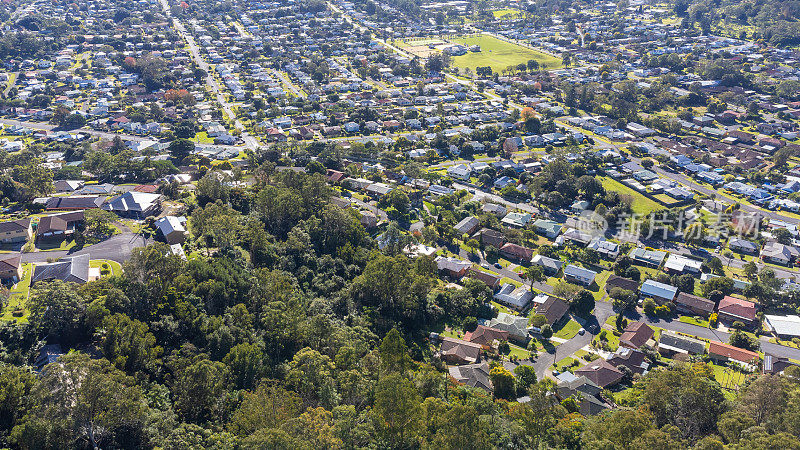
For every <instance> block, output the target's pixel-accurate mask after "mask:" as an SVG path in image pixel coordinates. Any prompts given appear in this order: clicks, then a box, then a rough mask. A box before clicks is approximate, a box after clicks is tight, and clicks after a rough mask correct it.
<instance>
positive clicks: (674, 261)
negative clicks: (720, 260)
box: [664, 253, 703, 275]
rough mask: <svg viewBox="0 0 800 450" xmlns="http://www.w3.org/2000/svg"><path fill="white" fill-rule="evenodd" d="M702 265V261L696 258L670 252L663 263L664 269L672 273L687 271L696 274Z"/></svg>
mask: <svg viewBox="0 0 800 450" xmlns="http://www.w3.org/2000/svg"><path fill="white" fill-rule="evenodd" d="M702 265H703V262H702V261H698V260H696V259H692V258H687V257H685V256H683V255H678V254H676V253H672V254H670V255H669V257H668V258H667V262H666V263H664V271H665V272H667V273H673V274H685V273H688V274H693V275H696V274H699V273H700V272H701V269H700V267H701V266H702Z"/></svg>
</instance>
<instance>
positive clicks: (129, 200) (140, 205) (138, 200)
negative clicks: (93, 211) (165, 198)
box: [104, 191, 161, 212]
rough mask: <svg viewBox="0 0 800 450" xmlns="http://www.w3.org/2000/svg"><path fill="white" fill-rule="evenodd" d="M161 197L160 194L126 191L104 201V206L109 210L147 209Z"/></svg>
mask: <svg viewBox="0 0 800 450" xmlns="http://www.w3.org/2000/svg"><path fill="white" fill-rule="evenodd" d="M159 198H161V195H160V194H150V193H147V192H136V191H128V192H126V193H124V194H122V195H120V196H118V197H115V198H113V199H111V200H110V201H109V202H108V203H106V205H105V208H104V209H107V210H110V211H140V212H141V211H147V210H148V209H150V208H151V207H152V206H153V204H154V203H156V202H157V201H158V199H159Z"/></svg>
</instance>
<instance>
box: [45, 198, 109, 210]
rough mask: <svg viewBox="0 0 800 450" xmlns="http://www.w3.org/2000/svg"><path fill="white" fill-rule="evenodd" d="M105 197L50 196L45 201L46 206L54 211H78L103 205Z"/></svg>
mask: <svg viewBox="0 0 800 450" xmlns="http://www.w3.org/2000/svg"><path fill="white" fill-rule="evenodd" d="M105 201H106V198H105V197H100V196H96V197H92V196H87V197H50V198H49V199H47V202H46V203H45V208H46V209H48V210H50V211H54V210H59V211H77V210H82V209H95V208H100V207H102V206H103V203H104V202H105Z"/></svg>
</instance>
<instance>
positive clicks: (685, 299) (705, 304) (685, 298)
mask: <svg viewBox="0 0 800 450" xmlns="http://www.w3.org/2000/svg"><path fill="white" fill-rule="evenodd" d="M675 304H676V305H684V306H687V307H689V308H692V309H696V310H700V311H705V312H708V313H712V312H714V302H712V301H711V300H708V299H705V298H703V297H698V296H696V295H692V294H687V293H686V292H679V293H678V297H677V298H676V299H675Z"/></svg>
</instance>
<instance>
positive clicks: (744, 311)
mask: <svg viewBox="0 0 800 450" xmlns="http://www.w3.org/2000/svg"><path fill="white" fill-rule="evenodd" d="M718 309H719V312H720V313H725V314H727V315H729V316H733V317H735V318H741V319H743V320H746V321H753V320H755V318H756V304H755V303H753V302H748V301H747V300H742V299H739V298H736V297H731V296H729V295H726V296H725V297H723V298H722V300H720V301H719V308H718Z"/></svg>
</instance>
